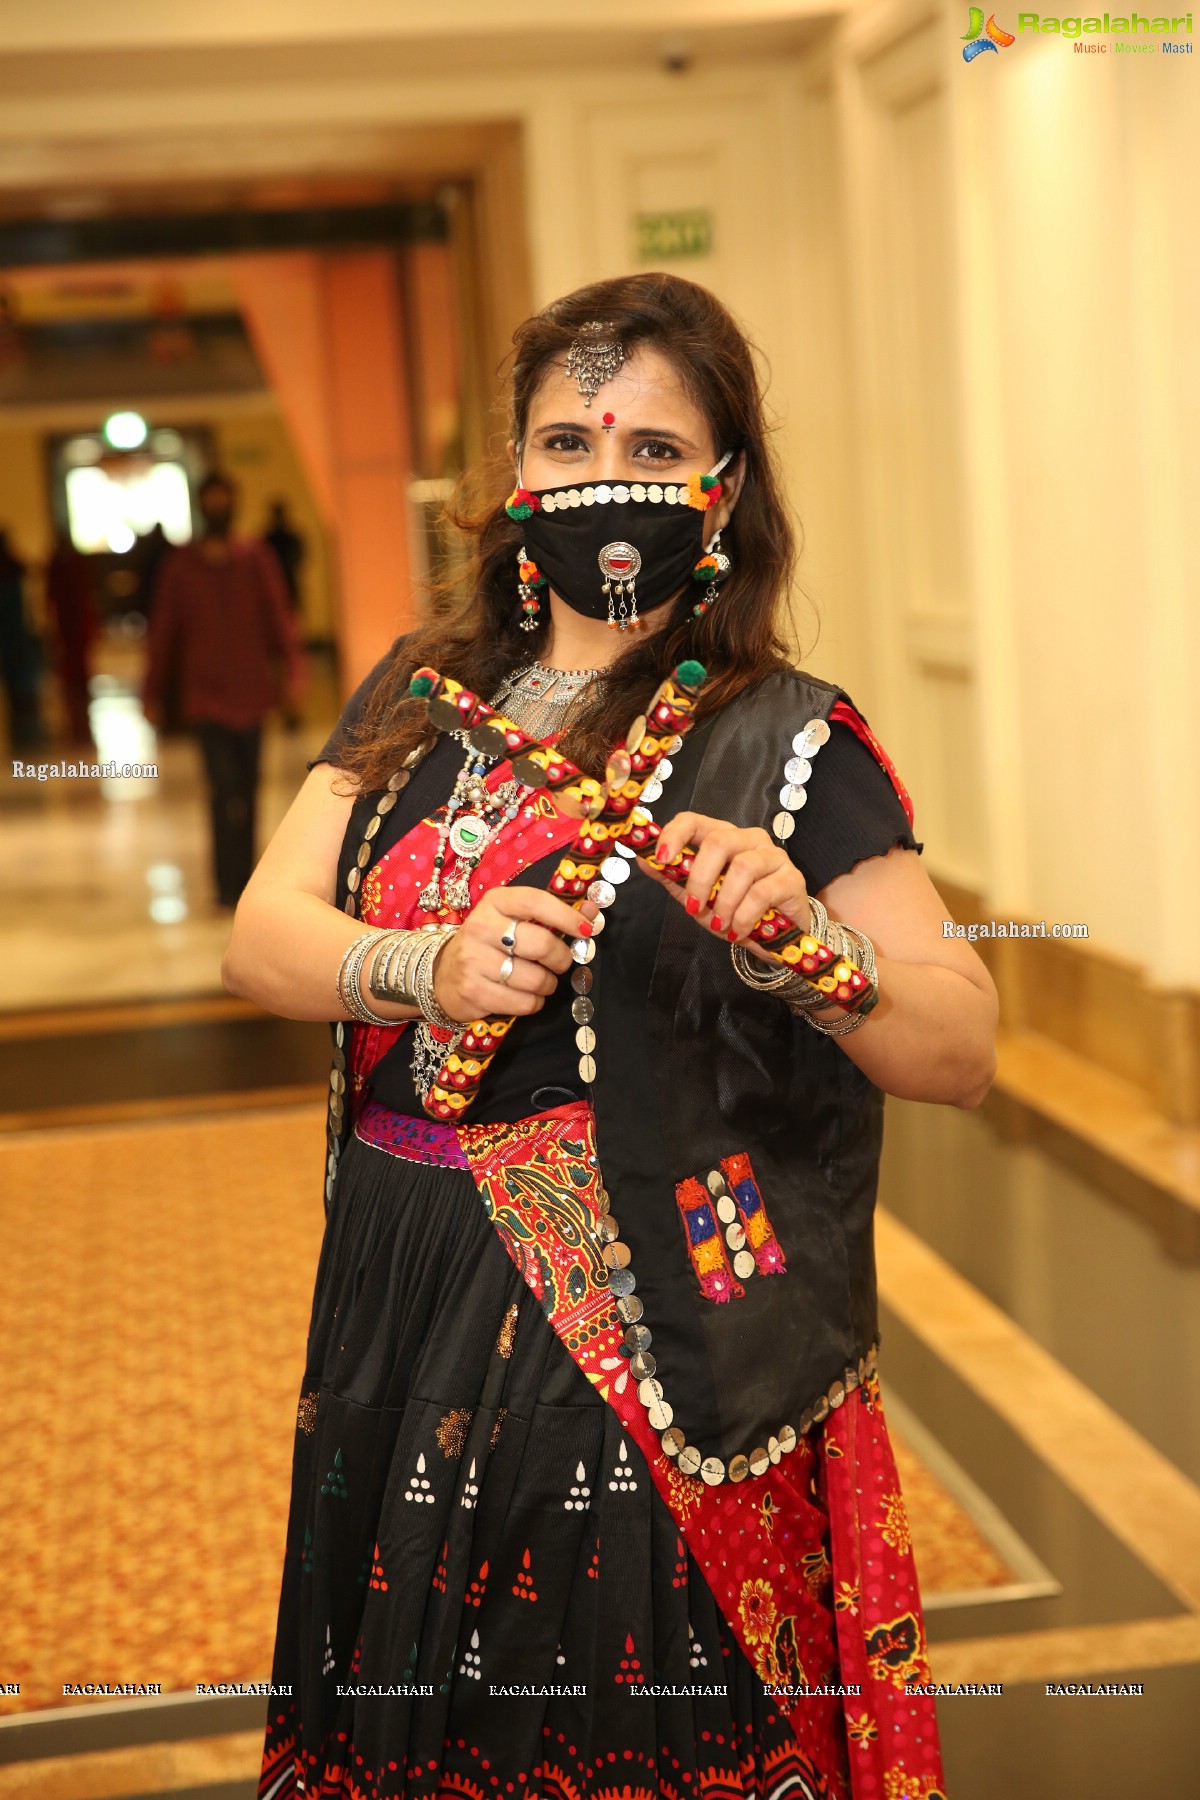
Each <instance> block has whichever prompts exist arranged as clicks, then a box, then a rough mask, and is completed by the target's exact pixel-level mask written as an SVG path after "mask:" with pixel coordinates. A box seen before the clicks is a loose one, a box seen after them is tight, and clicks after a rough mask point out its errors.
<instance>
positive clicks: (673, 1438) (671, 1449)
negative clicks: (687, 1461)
mask: <svg viewBox="0 0 1200 1800" xmlns="http://www.w3.org/2000/svg"><path fill="white" fill-rule="evenodd" d="M686 1444H687V1439H686V1438H685V1437H684V1435H683V1433H682V1431H680V1429H679V1427H678V1425H672V1427H671V1429H670V1431H664V1432H663V1434H662V1447H663V1450H664V1451H665V1452H666V1454H667V1455H668V1456H678V1455H679V1452H680V1451H681V1450H682V1449H683V1448H684V1447H685V1445H686Z"/></svg>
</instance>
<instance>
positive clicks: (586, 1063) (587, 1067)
mask: <svg viewBox="0 0 1200 1800" xmlns="http://www.w3.org/2000/svg"><path fill="white" fill-rule="evenodd" d="M579 1079H580V1081H583V1082H586V1083H587V1085H588V1087H591V1085H592V1083H593V1082H594V1081H595V1079H596V1059H595V1057H594V1056H581V1057H580V1059H579Z"/></svg>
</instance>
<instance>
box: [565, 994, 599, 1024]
mask: <svg viewBox="0 0 1200 1800" xmlns="http://www.w3.org/2000/svg"><path fill="white" fill-rule="evenodd" d="M595 1014H596V1008H595V1006H594V1005H593V1004H592V1002H591V1001H590V1000H589V999H588V998H587V996H586V995H585V994H580V996H579V998H578V999H577V1000H572V1002H571V1017H572V1018H573V1019H574V1021H575V1023H576V1024H577V1025H586V1024H587V1022H588V1020H589V1019H592V1018H594V1017H595Z"/></svg>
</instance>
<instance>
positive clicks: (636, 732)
mask: <svg viewBox="0 0 1200 1800" xmlns="http://www.w3.org/2000/svg"><path fill="white" fill-rule="evenodd" d="M645 735H646V715H645V713H639V714H638V716H637V718H636V719H635V720H634V721H633V724H632V725H631V726H630V727H629V730H628V731H627V732H626V734H625V748H626V750H628V752H629V754H630V756H632V755H633V754H634V752H635V751H636V750H637V749H638V748H639V746H640V744H641V741H642V739H643V738H644V737H645Z"/></svg>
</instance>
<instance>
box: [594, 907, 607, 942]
mask: <svg viewBox="0 0 1200 1800" xmlns="http://www.w3.org/2000/svg"><path fill="white" fill-rule="evenodd" d="M607 923H608V921H607V920H606V919H605V917H604V914H603V913H597V914H596V916H595V918H594V919H593V920H592V936H593V937H599V936H600V933H601V932H602V931H603V930H604V927H605V925H606V924H607Z"/></svg>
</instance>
